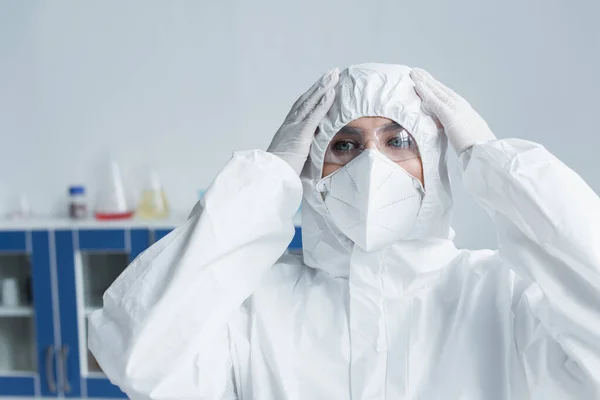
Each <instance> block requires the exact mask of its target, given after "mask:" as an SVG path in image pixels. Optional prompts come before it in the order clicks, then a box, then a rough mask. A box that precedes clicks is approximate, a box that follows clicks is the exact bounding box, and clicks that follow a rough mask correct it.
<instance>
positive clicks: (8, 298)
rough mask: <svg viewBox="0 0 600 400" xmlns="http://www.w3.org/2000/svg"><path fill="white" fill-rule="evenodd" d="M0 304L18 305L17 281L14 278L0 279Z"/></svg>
mask: <svg viewBox="0 0 600 400" xmlns="http://www.w3.org/2000/svg"><path fill="white" fill-rule="evenodd" d="M0 299H1V300H2V301H1V302H0V306H3V307H18V306H19V305H20V303H21V302H20V291H19V282H18V281H17V279H16V278H4V279H2V280H1V281H0Z"/></svg>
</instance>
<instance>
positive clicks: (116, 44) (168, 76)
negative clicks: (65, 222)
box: [0, 0, 600, 247]
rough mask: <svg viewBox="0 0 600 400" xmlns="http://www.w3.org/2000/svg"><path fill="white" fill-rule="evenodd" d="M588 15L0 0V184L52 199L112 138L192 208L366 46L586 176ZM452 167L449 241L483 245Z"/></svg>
mask: <svg viewBox="0 0 600 400" xmlns="http://www.w3.org/2000/svg"><path fill="white" fill-rule="evenodd" d="M484 3H485V4H484ZM599 14H600V3H599V2H598V1H596V0H588V1H583V0H580V1H569V0H551V1H548V0H530V1H523V0H505V1H503V2H481V1H478V0H459V1H445V0H430V1H423V0H420V1H400V0H393V1H391V0H377V1H366V0H363V1H361V2H351V1H323V0H303V1H296V2H282V1H277V0H260V1H241V0H238V1H232V0H227V1H211V2H207V1H196V2H192V1H170V2H167V1H137V2H136V1H126V2H123V1H95V2H92V1H85V2H83V1H75V0H73V1H17V0H15V1H9V0H5V1H1V2H0V135H1V139H2V140H1V142H0V199H1V200H3V204H4V207H5V208H6V207H7V204H8V200H7V199H8V197H10V196H12V195H14V194H15V193H18V192H22V191H24V192H26V193H27V194H28V195H29V197H30V200H31V202H32V203H33V207H34V209H35V210H36V211H37V213H39V214H49V213H56V212H58V210H59V209H60V208H61V207H62V206H63V204H62V201H63V198H64V192H65V191H66V187H67V186H68V185H69V184H71V183H77V182H83V183H85V184H86V185H87V186H88V187H89V188H90V189H91V190H94V189H95V186H94V183H95V180H96V179H97V176H98V174H97V171H98V168H99V165H101V163H102V161H103V159H104V157H105V155H106V153H107V151H108V150H109V149H116V153H117V154H118V155H119V157H120V159H121V162H122V166H123V168H124V169H125V170H126V171H128V173H129V175H130V176H136V175H137V176H139V175H138V174H137V171H140V170H143V169H144V168H145V166H146V165H152V166H153V167H154V168H155V169H156V170H157V171H158V172H159V173H160V174H161V176H162V178H163V181H164V184H165V186H166V188H167V191H168V195H169V197H170V199H171V201H172V203H173V204H174V206H175V208H177V209H179V210H185V209H188V208H189V207H191V205H192V204H193V203H194V200H195V198H196V193H197V190H198V189H199V188H203V187H206V186H207V185H208V184H209V183H210V181H211V179H212V178H213V177H214V176H215V174H216V173H217V172H218V171H219V169H220V168H221V167H222V165H223V164H224V163H225V162H226V161H227V159H228V158H229V156H230V154H231V152H232V151H233V150H236V149H249V148H266V146H267V145H268V143H269V141H270V138H271V137H272V135H273V133H274V132H275V130H276V129H277V127H278V125H279V124H280V122H281V120H282V119H283V117H284V116H285V114H286V113H287V111H288V107H289V106H290V105H291V103H292V102H293V101H294V100H295V99H296V98H297V97H298V95H300V94H301V93H302V92H303V91H304V90H305V89H306V88H307V87H308V86H310V84H311V83H312V82H313V81H314V80H315V79H316V78H317V77H318V76H319V75H320V74H322V73H323V72H325V71H326V70H328V69H329V68H331V67H333V66H339V67H344V66H347V65H348V64H351V63H358V62H369V61H378V62H390V63H404V64H408V65H412V66H422V67H424V68H427V69H429V70H430V71H431V72H432V73H433V74H434V75H435V76H437V77H438V78H440V80H442V81H443V82H445V83H447V84H448V85H449V86H451V87H453V88H454V89H456V90H457V91H458V92H459V93H461V94H462V95H463V96H465V97H466V98H467V99H468V100H469V101H470V102H471V103H472V104H473V105H474V107H475V108H476V109H477V110H478V111H479V112H480V113H481V114H482V115H483V116H484V118H485V119H486V120H487V121H488V123H489V125H490V126H491V127H492V129H493V130H494V131H495V133H496V134H497V136H499V137H520V138H524V139H530V140H534V141H538V142H541V143H543V144H544V145H546V146H547V147H548V148H549V149H550V150H551V151H552V152H554V153H555V154H556V155H557V156H558V157H559V158H561V159H562V160H563V161H564V162H566V163H567V164H568V165H570V166H571V167H572V168H574V169H575V170H576V171H578V172H579V173H580V174H581V175H582V176H583V177H584V179H586V180H587V181H588V182H589V184H590V185H591V186H592V187H593V188H594V189H595V190H596V191H597V192H598V191H600V168H599V165H598V151H599V150H600V137H599V136H600V132H599V130H598V128H597V124H598V123H597V120H596V119H597V116H598V108H599V106H600V101H599V100H598V93H599V92H600V90H599V89H600V76H599V71H600V25H598V24H597V21H596V19H597V16H598V15H599ZM455 182H456V186H457V187H456V191H455V192H456V203H457V207H456V213H455V215H456V218H455V220H456V222H455V224H454V225H455V229H456V231H457V234H458V236H457V239H458V242H459V244H461V245H467V246H471V247H482V246H493V245H494V242H495V238H494V233H493V231H492V230H491V227H490V225H489V221H488V220H487V217H486V216H485V215H484V214H483V213H482V212H473V210H472V209H473V207H474V204H473V202H472V201H471V200H470V199H468V198H466V197H465V195H464V193H463V191H462V188H461V187H460V184H459V183H458V182H457V181H456V180H455ZM557 190H560V186H557Z"/></svg>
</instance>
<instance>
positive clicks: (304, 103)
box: [267, 68, 339, 175]
mask: <svg viewBox="0 0 600 400" xmlns="http://www.w3.org/2000/svg"><path fill="white" fill-rule="evenodd" d="M338 79H339V70H338V69H337V68H334V69H332V70H331V71H329V72H328V73H326V74H325V75H324V76H323V77H322V78H321V79H319V80H318V81H317V82H316V83H315V84H314V85H313V86H312V87H311V88H310V89H309V90H308V91H307V92H306V93H304V94H303V95H302V96H300V98H299V99H298V100H297V101H296V102H295V103H294V105H293V106H292V109H291V110H290V112H289V114H288V116H287V117H286V118H285V121H284V122H283V125H282V126H281V128H279V130H278V131H277V133H276V134H275V137H274V138H273V140H272V141H271V144H270V145H269V148H268V150H267V151H268V152H269V153H272V154H275V155H276V156H278V157H279V158H281V159H283V160H284V161H285V162H287V163H288V164H289V165H290V166H291V167H292V168H293V169H294V171H296V173H297V174H298V175H300V173H301V172H302V168H303V167H304V164H305V163H306V159H307V158H308V153H309V151H310V145H311V143H312V140H313V137H314V135H315V132H316V130H317V127H318V126H319V123H320V122H321V120H322V119H323V117H325V114H327V112H328V111H329V109H330V108H331V105H332V104H333V100H334V99H335V85H337V83H338Z"/></svg>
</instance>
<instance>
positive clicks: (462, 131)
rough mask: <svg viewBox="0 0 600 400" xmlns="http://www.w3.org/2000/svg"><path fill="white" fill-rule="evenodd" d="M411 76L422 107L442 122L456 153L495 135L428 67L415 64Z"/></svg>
mask: <svg viewBox="0 0 600 400" xmlns="http://www.w3.org/2000/svg"><path fill="white" fill-rule="evenodd" d="M411 78H412V80H413V81H414V82H415V85H416V87H415V91H416V92H417V94H418V95H419V97H420V98H421V100H422V101H423V104H422V105H423V106H424V109H425V111H428V112H429V113H431V114H433V116H434V117H435V118H437V119H438V120H439V122H440V123H441V124H442V126H443V127H444V131H445V132H446V136H447V137H448V141H449V142H450V144H451V145H452V147H453V148H454V150H455V151H456V153H457V154H460V153H461V152H463V151H464V150H466V149H468V148H470V147H471V146H473V145H474V144H475V143H477V142H486V141H488V140H495V139H496V136H494V133H493V132H492V131H491V129H490V128H489V127H488V125H487V124H486V123H485V121H484V120H483V118H481V116H480V115H479V114H477V112H476V111H475V110H473V108H472V107H471V105H470V104H469V103H468V102H467V101H466V100H465V99H463V98H462V97H460V96H459V95H458V94H456V93H455V92H454V91H453V90H452V89H450V88H448V87H446V86H444V85H443V84H442V83H440V82H438V81H437V80H435V79H434V78H433V77H432V76H431V75H430V74H429V73H428V72H427V71H425V70H423V69H420V68H414V69H413V70H412V72H411Z"/></svg>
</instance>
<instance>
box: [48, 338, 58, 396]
mask: <svg viewBox="0 0 600 400" xmlns="http://www.w3.org/2000/svg"><path fill="white" fill-rule="evenodd" d="M46 381H48V390H50V392H51V393H56V379H54V346H48V347H47V348H46Z"/></svg>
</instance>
